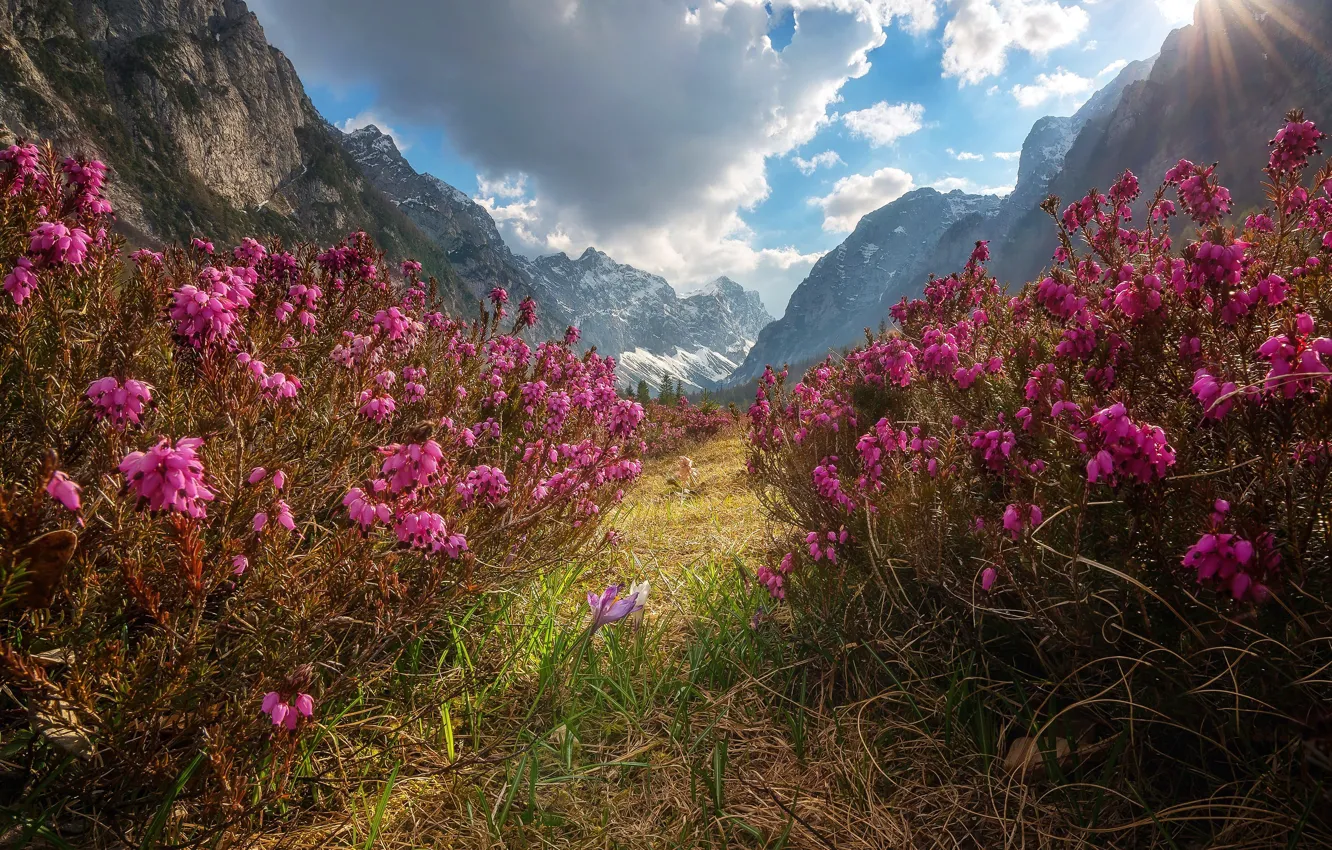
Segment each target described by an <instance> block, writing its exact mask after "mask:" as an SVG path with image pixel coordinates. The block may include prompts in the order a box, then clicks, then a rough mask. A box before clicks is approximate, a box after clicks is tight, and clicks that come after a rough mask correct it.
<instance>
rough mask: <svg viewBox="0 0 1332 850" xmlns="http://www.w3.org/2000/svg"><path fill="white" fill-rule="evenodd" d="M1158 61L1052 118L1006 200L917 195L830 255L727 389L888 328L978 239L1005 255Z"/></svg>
mask: <svg viewBox="0 0 1332 850" xmlns="http://www.w3.org/2000/svg"><path fill="white" fill-rule="evenodd" d="M1151 68H1152V60H1144V61H1139V62H1133V63H1130V64H1129V65H1128V66H1126V67H1125V68H1123V69H1122V70H1121V71H1120V73H1119V74H1118V75H1117V76H1116V77H1115V79H1114V80H1113V81H1111V82H1110V84H1109V85H1107V86H1106V87H1105V88H1103V89H1101V90H1100V91H1098V92H1097V93H1096V94H1095V95H1093V96H1092V97H1091V98H1090V99H1089V100H1088V101H1087V103H1085V104H1083V106H1082V108H1081V109H1079V110H1078V111H1077V113H1075V114H1074V115H1071V116H1068V117H1056V116H1046V117H1044V118H1041V119H1039V120H1038V121H1037V122H1036V123H1035V124H1034V125H1032V128H1031V132H1029V133H1028V134H1027V138H1026V139H1025V141H1024V142H1023V144H1022V154H1021V158H1020V159H1019V161H1018V179H1017V184H1016V186H1015V187H1014V189H1013V191H1012V192H1011V193H1009V194H1008V195H1006V196H1004V197H1003V198H998V197H995V196H979V195H967V194H964V193H962V192H960V191H954V192H950V193H948V194H947V195H941V194H940V193H938V192H936V191H935V190H933V189H917V190H916V191H914V192H908V193H907V194H905V195H903V196H902V197H901V198H898V199H897V200H896V201H893V202H892V203H890V204H888V205H886V206H884V207H881V208H879V209H877V210H875V211H874V212H872V213H869V214H868V215H866V216H865V217H864V218H862V219H861V220H860V223H859V224H858V225H857V226H856V229H855V231H854V232H853V233H852V234H851V235H850V236H849V237H847V240H846V241H845V242H843V243H842V244H841V245H839V246H838V247H837V248H835V249H833V251H832V252H830V253H829V254H827V255H826V256H824V257H823V258H822V259H821V260H819V262H818V263H817V264H816V265H815V266H814V268H813V270H811V271H810V274H809V277H807V278H806V279H805V280H804V281H803V282H802V283H801V284H800V286H799V287H797V289H796V291H795V292H794V293H793V294H792V295H791V301H790V304H789V305H788V306H787V309H786V315H785V316H783V317H782V318H781V319H779V320H778V321H776V322H773V323H772V325H771V326H769V328H768V329H767V330H766V331H765V332H764V333H763V334H762V335H761V336H760V337H759V340H758V344H757V345H755V346H754V348H753V350H752V351H750V353H749V356H748V357H747V358H746V359H745V362H744V364H743V365H742V366H741V367H740V368H739V369H737V370H736V372H735V373H734V374H733V375H732V376H731V378H730V379H728V381H727V383H743V382H744V381H748V380H752V379H754V378H756V377H758V376H759V375H760V374H762V372H763V367H764V366H765V365H767V364H769V363H771V364H773V365H774V366H776V365H780V364H782V363H800V362H803V361H808V360H817V359H820V358H822V356H823V355H824V354H825V353H826V352H827V351H828V350H830V349H833V348H837V347H839V346H842V345H846V344H847V343H850V342H854V341H855V340H856V339H857V338H859V337H860V334H861V332H862V331H864V329H865V328H870V329H871V330H873V329H874V328H876V327H877V326H878V325H879V323H880V322H883V321H887V320H888V309H889V308H890V307H891V306H892V305H893V304H894V303H896V302H897V301H898V300H899V299H901V298H902V297H903V296H907V297H912V296H914V295H916V294H917V293H919V292H920V291H921V289H922V288H923V287H924V285H925V282H926V281H927V280H928V278H929V275H930V274H932V273H934V274H947V273H949V272H951V271H954V270H956V269H958V268H961V266H962V265H963V264H964V263H965V262H966V260H967V257H968V256H970V254H971V250H972V248H973V247H974V246H975V244H976V241H977V240H979V239H988V240H991V243H992V244H991V248H992V250H994V251H999V250H1000V249H1002V248H1005V246H1006V245H1007V242H1008V240H1009V237H1010V231H1011V229H1012V228H1013V226H1014V224H1015V223H1017V222H1019V221H1021V220H1023V217H1024V215H1025V214H1026V213H1027V211H1029V210H1035V209H1037V208H1038V207H1039V205H1040V203H1041V201H1042V200H1043V199H1044V198H1045V196H1046V193H1047V190H1048V189H1049V187H1050V184H1051V182H1052V181H1053V180H1055V179H1056V178H1058V177H1059V175H1060V174H1061V173H1062V172H1063V168H1064V160H1065V157H1066V156H1067V154H1068V152H1069V150H1070V149H1071V148H1072V147H1073V145H1074V143H1075V142H1076V140H1077V138H1078V135H1079V133H1080V132H1081V131H1082V129H1083V127H1084V126H1086V125H1087V124H1088V123H1089V122H1092V121H1094V120H1099V119H1100V118H1102V117H1103V116H1105V115H1107V114H1109V113H1110V112H1111V111H1113V110H1114V108H1115V107H1116V106H1117V105H1118V103H1119V100H1120V97H1121V96H1122V94H1123V92H1124V91H1125V90H1126V89H1127V88H1128V87H1129V86H1131V85H1132V84H1133V83H1135V82H1137V81H1139V80H1142V79H1144V78H1145V77H1146V76H1147V75H1148V73H1149V72H1150V71H1151Z"/></svg>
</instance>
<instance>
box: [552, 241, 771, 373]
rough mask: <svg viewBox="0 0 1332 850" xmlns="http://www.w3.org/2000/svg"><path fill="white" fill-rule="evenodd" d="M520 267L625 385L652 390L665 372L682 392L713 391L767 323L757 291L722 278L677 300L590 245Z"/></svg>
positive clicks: (665, 286)
mask: <svg viewBox="0 0 1332 850" xmlns="http://www.w3.org/2000/svg"><path fill="white" fill-rule="evenodd" d="M527 267H528V269H529V270H530V273H531V275H532V277H533V279H534V280H535V281H536V285H537V287H538V289H540V290H541V291H543V292H545V293H546V294H547V296H548V297H550V298H554V299H555V300H556V302H557V303H558V304H559V306H560V308H561V309H562V310H564V311H565V312H567V313H569V314H571V315H574V316H576V317H577V318H578V326H579V329H580V330H581V331H582V332H583V341H584V342H585V343H589V344H594V345H596V346H597V347H598V349H599V350H601V351H603V352H605V353H609V354H614V355H615V356H616V359H617V360H618V361H619V364H620V368H619V370H618V371H619V373H620V375H621V377H622V380H624V381H625V382H626V383H628V384H636V383H637V382H638V381H639V380H640V379H641V380H645V381H647V382H648V384H650V385H651V386H652V387H654V388H655V387H657V386H658V385H659V384H660V382H661V378H662V376H663V375H664V374H669V375H671V376H672V377H674V378H676V379H678V380H680V381H682V382H684V384H685V385H686V387H687V388H691V389H712V388H715V387H716V386H718V385H719V384H720V382H721V381H722V380H723V379H725V378H726V377H727V376H728V375H730V374H731V373H732V372H733V371H735V368H736V367H737V366H738V365H739V364H740V362H741V361H742V360H743V359H744V356H745V354H746V353H747V352H748V351H749V348H750V346H752V345H753V344H754V339H755V338H756V337H757V336H758V335H759V331H760V330H762V328H763V327H764V326H765V325H766V324H768V323H769V322H771V321H772V316H770V315H768V312H767V310H765V309H764V307H763V302H762V301H761V300H759V296H758V293H756V292H751V291H749V290H746V289H744V288H743V287H741V286H740V284H738V283H736V282H735V281H733V280H731V279H730V278H727V277H720V278H717V279H716V280H714V281H712V282H711V283H709V284H708V285H707V286H705V287H703V288H702V289H700V290H698V291H697V292H694V293H691V294H689V295H688V296H686V297H683V298H681V297H680V296H678V295H677V294H676V292H675V290H674V289H673V288H672V287H671V285H670V284H669V283H667V282H666V280H665V279H664V278H661V277H658V276H657V275H654V274H649V273H648V272H645V271H641V270H640V269H636V268H634V267H633V266H627V265H623V264H620V263H617V262H615V261H614V260H612V259H611V258H610V257H608V256H606V255H605V254H604V253H602V252H600V251H598V250H596V249H595V248H588V249H587V250H586V251H584V252H583V254H582V255H581V256H580V257H579V258H578V259H576V260H574V259H570V258H569V257H568V256H567V255H565V254H562V253H561V254H554V255H551V256H548V257H538V258H537V259H535V260H530V261H528V266H527Z"/></svg>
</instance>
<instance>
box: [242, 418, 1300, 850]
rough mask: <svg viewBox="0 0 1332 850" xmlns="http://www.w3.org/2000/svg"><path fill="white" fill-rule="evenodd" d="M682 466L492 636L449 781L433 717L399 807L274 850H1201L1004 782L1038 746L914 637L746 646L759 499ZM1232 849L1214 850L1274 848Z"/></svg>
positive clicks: (1112, 805)
mask: <svg viewBox="0 0 1332 850" xmlns="http://www.w3.org/2000/svg"><path fill="white" fill-rule="evenodd" d="M691 456H692V457H693V460H694V462H695V465H696V468H697V470H698V473H699V476H698V482H697V484H696V485H694V486H693V487H691V488H688V489H682V488H681V487H679V486H678V485H677V484H675V483H673V482H672V481H671V480H670V479H671V478H672V477H673V476H674V475H675V466H676V461H675V458H674V457H671V458H665V459H661V460H657V461H654V462H652V463H650V464H648V468H647V470H646V474H645V475H644V477H643V479H642V480H641V482H640V483H639V484H638V485H637V486H636V487H635V489H634V490H633V491H632V492H631V493H629V494H628V497H627V499H626V501H625V503H624V504H623V505H622V506H621V507H620V508H619V509H617V511H616V512H615V514H614V516H613V517H612V520H613V523H614V525H615V526H616V527H617V528H618V529H619V531H620V533H621V535H622V545H621V547H620V548H619V550H618V551H615V552H609V553H606V554H604V555H603V556H601V557H600V558H598V559H597V560H596V561H595V562H594V563H591V564H581V565H575V566H574V567H573V568H572V569H571V570H570V573H569V575H568V576H566V577H551V580H549V581H548V582H547V583H546V584H545V585H544V586H543V587H541V588H539V589H537V590H534V591H533V592H532V593H531V594H530V595H529V596H525V597H523V598H522V599H520V600H516V601H515V602H514V604H512V605H511V606H510V607H509V608H507V609H506V611H505V614H504V621H503V622H502V623H498V624H496V625H495V626H494V628H492V629H490V630H488V631H487V634H488V635H489V637H488V638H487V639H486V640H484V641H482V642H480V643H479V644H477V645H476V647H475V648H474V652H475V666H476V669H477V670H486V671H489V675H478V677H477V679H476V680H475V681H472V683H471V684H470V686H469V687H470V688H471V690H472V692H473V693H483V692H484V696H483V697H482V696H478V697H476V699H477V702H478V703H480V702H484V705H483V706H482V707H481V708H480V709H479V710H478V711H477V712H476V714H474V715H471V716H472V720H471V721H470V722H463V721H460V720H459V718H460V717H462V711H461V709H460V701H459V700H458V699H457V698H456V697H455V698H454V699H453V700H452V703H451V705H452V706H453V718H454V726H455V727H456V728H455V736H456V738H457V751H456V752H455V754H454V758H453V759H452V760H450V759H449V758H448V757H447V756H446V755H445V754H444V752H443V749H444V748H443V747H442V746H441V744H440V741H441V740H442V734H441V733H442V729H441V727H440V725H439V723H438V717H439V712H438V711H437V710H436V709H434V708H433V707H430V706H429V705H428V700H425V701H424V704H425V705H426V706H427V707H426V708H425V709H424V710H422V712H421V714H422V717H433V718H434V721H435V722H434V723H433V724H432V723H430V722H423V723H422V724H420V725H419V727H414V728H415V729H416V731H415V732H414V733H413V734H412V737H411V739H410V740H411V745H406V744H404V745H403V746H401V747H400V748H399V749H397V750H396V751H387V750H386V752H385V762H384V764H385V769H384V774H385V775H386V774H388V772H389V770H390V769H391V768H392V767H393V766H395V765H396V766H397V767H398V772H397V774H396V778H395V781H394V782H393V784H392V785H391V786H389V785H388V784H387V783H386V782H385V775H380V776H376V777H341V779H343V780H345V781H346V782H347V783H348V787H352V788H356V789H357V790H356V791H354V792H353V793H352V794H351V795H350V796H347V795H335V796H334V797H333V798H331V800H330V802H332V801H336V802H337V804H336V805H330V806H328V810H329V811H330V815H329V816H328V817H326V818H322V819H317V820H316V821H314V822H307V823H306V825H305V826H303V827H302V828H300V829H286V830H285V831H283V832H282V833H281V834H272V835H269V836H267V837H266V838H265V839H264V841H263V846H267V847H300V848H303V847H316V846H317V847H369V846H374V847H382V848H409V847H412V848H415V847H458V848H462V847H467V848H500V847H542V848H588V849H589V850H591V848H646V847H652V848H656V847H662V848H695V847H755V848H779V847H784V848H829V847H835V848H865V850H869V849H870V848H923V847H962V848H990V847H1023V848H1047V847H1049V848H1055V847H1058V848H1082V847H1126V848H1127V847H1133V848H1137V847H1144V848H1146V847H1162V848H1170V847H1177V846H1202V845H1193V844H1187V843H1186V844H1179V845H1177V844H1176V843H1175V840H1174V839H1173V838H1171V837H1170V833H1169V832H1168V831H1165V830H1163V829H1161V828H1159V826H1157V825H1155V824H1154V822H1153V818H1155V817H1157V814H1156V813H1151V812H1147V811H1145V810H1144V809H1143V808H1141V807H1139V806H1137V805H1136V804H1135V803H1134V801H1132V800H1129V799H1124V798H1123V797H1122V795H1120V796H1116V793H1117V792H1115V793H1106V794H1099V795H1098V793H1097V792H1096V791H1095V790H1094V782H1091V783H1088V782H1086V781H1081V782H1080V781H1079V780H1078V779H1075V778H1073V776H1072V774H1070V781H1068V782H1065V783H1060V784H1055V783H1053V782H1050V781H1047V780H1043V779H1042V778H1040V777H1039V776H1037V777H1035V778H1030V779H1027V780H1024V779H1023V778H1022V777H1020V776H1016V775H1014V774H1012V773H1010V772H1008V771H1006V770H1004V769H1003V767H1002V766H1001V762H1002V755H1003V752H1002V748H1003V745H1002V743H1001V741H1002V740H1003V738H1004V737H1005V736H1007V737H1013V736H1014V735H1016V734H1020V733H1023V730H1018V729H1015V728H1013V727H1012V720H1011V718H1004V717H1002V716H1001V711H1000V710H999V708H998V707H997V706H995V705H993V704H991V700H990V698H989V697H988V696H987V695H986V694H985V693H984V692H977V691H974V690H970V683H971V682H972V681H973V680H974V681H976V682H980V681H983V679H984V677H983V676H980V675H979V674H978V671H970V670H969V669H968V668H967V666H966V665H967V663H968V662H967V660H966V658H965V653H964V652H963V651H961V650H959V651H958V652H957V657H956V659H955V661H956V663H955V664H953V665H952V666H951V667H950V668H949V669H934V668H933V667H928V665H927V663H926V661H925V660H922V659H924V658H925V656H924V655H923V654H922V653H919V652H918V651H917V649H916V647H917V646H918V645H920V644H925V643H928V642H929V640H930V637H929V634H928V632H929V631H930V630H929V628H928V627H927V626H925V625H923V624H922V626H921V627H919V628H918V629H916V630H915V631H914V632H912V631H910V630H909V631H908V632H907V633H904V634H901V635H881V636H879V637H878V638H876V639H874V640H872V641H865V640H863V639H862V640H861V641H860V642H849V643H846V644H845V645H842V644H836V645H832V646H831V647H830V646H829V644H828V642H824V643H823V644H822V645H819V644H814V645H811V644H809V643H805V644H800V645H797V643H798V642H797V637H796V636H797V635H799V634H801V630H802V628H807V627H808V625H809V624H808V623H792V622H791V621H790V620H789V617H790V614H789V612H787V611H786V610H784V609H783V610H780V611H778V612H777V613H776V614H775V615H774V616H773V619H771V620H769V621H767V622H766V623H764V624H762V625H761V626H760V627H759V628H758V629H754V628H751V627H750V623H749V617H750V615H751V614H752V613H753V611H754V609H755V607H756V606H757V605H758V604H759V602H760V601H761V599H762V595H761V594H758V593H757V592H756V591H755V590H754V589H753V588H752V587H751V586H750V582H749V581H748V579H747V578H746V576H749V575H752V572H753V570H754V568H755V566H756V565H757V564H758V563H759V559H761V558H763V557H765V556H767V555H768V553H769V552H770V551H771V545H772V544H771V540H770V535H771V534H772V533H773V528H772V527H771V526H770V525H768V524H766V522H765V520H763V518H762V514H761V512H760V508H759V505H758V502H757V501H756V500H755V498H754V496H753V495H752V494H751V492H750V491H749V490H748V489H747V488H746V485H745V476H744V473H743V468H742V464H743V454H742V446H741V443H740V441H739V439H738V438H737V437H735V436H729V437H723V438H721V439H718V440H715V441H712V442H709V443H707V444H706V445H702V446H697V447H695V448H694V450H693V451H692V452H691ZM643 578H648V579H650V580H651V581H652V582H653V596H652V599H651V601H650V604H649V614H648V618H647V620H646V621H645V624H644V626H643V627H642V628H641V629H640V630H638V631H636V632H635V631H632V630H630V629H627V628H621V629H619V630H618V631H616V630H607V631H606V632H603V633H602V634H601V635H599V636H598V637H597V638H595V639H594V640H593V641H592V642H591V643H589V644H586V645H582V646H581V648H580V644H579V643H578V641H577V640H576V639H565V640H564V641H563V642H561V641H560V640H559V639H557V638H556V637H552V635H555V634H556V633H557V632H558V633H559V634H564V635H566V636H569V635H578V634H580V628H581V623H582V622H583V618H584V617H585V609H584V608H583V607H582V606H581V604H580V601H579V600H580V599H581V598H582V596H583V595H584V592H585V591H586V590H589V589H593V588H597V589H599V588H600V587H603V586H604V585H605V583H607V582H610V581H630V580H641V579H643ZM831 619H836V616H833V617H832V618H831ZM483 631H485V630H483ZM534 633H540V634H543V635H546V637H544V638H540V639H533V638H532V635H533V634H534ZM834 643H835V642H834ZM936 666H937V665H936ZM890 668H891V669H892V670H893V671H894V672H893V673H892V674H891V676H889V675H887V674H885V673H884V671H886V670H888V669H890ZM552 671H553V672H552ZM892 677H897V678H898V681H900V683H901V687H894V686H893V685H892V684H891V678H892ZM444 678H446V679H448V680H449V681H453V682H457V681H463V680H466V679H467V678H468V677H467V676H466V675H464V674H463V673H461V672H460V671H457V670H453V671H446V672H445V674H444ZM487 688H490V690H489V691H486V689H487ZM454 692H455V693H456V691H454ZM378 722H386V720H385V719H383V718H381V719H380V720H379V721H378ZM984 730H989V731H988V732H987V731H984ZM1094 770H1095V771H1099V770H1100V765H1099V763H1098V764H1097V765H1095V768H1094ZM1039 772H1040V771H1037V773H1038V774H1039ZM1081 776H1082V777H1083V780H1085V779H1086V778H1088V774H1085V773H1084V774H1081ZM719 777H720V781H718V778H719ZM1090 778H1091V779H1093V780H1094V779H1095V775H1094V774H1093V775H1091V776H1090ZM386 789H387V793H385V791H386ZM381 801H382V814H381V815H380V816H379V817H378V818H377V817H376V811H377V808H378V807H379V806H380V804H381ZM1088 801H1091V802H1088ZM1235 802H1238V801H1235ZM1093 808H1094V810H1095V814H1094V815H1089V814H1088V812H1089V811H1091V810H1092V809H1093ZM334 812H336V814H333V813H334ZM1160 814H1161V816H1162V817H1169V813H1160ZM1178 814H1180V815H1181V818H1180V820H1187V818H1188V815H1187V813H1178ZM1098 819H1099V820H1098ZM1093 821H1095V829H1088V828H1087V827H1089V826H1091V825H1092V823H1093ZM1135 822H1136V824H1135ZM1125 824H1135V825H1133V826H1130V827H1129V828H1123V827H1124V825H1125ZM1241 832H1244V833H1245V836H1244V837H1241V836H1240V835H1238V834H1237V835H1235V836H1234V840H1233V841H1231V842H1229V843H1224V844H1213V845H1209V846H1226V847H1255V848H1257V847H1264V846H1274V845H1272V844H1271V842H1272V841H1274V840H1276V839H1275V837H1274V836H1273V835H1272V834H1271V832H1270V830H1269V831H1268V832H1267V833H1266V834H1264V832H1263V830H1262V829H1256V830H1241ZM1280 843H1281V844H1285V839H1282V840H1281V842H1280ZM1290 846H1308V845H1305V844H1299V845H1296V844H1292V845H1290Z"/></svg>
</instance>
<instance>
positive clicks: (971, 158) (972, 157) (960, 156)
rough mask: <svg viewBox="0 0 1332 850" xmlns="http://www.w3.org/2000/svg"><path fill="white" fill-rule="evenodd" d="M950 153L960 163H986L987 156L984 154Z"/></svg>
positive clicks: (968, 152)
mask: <svg viewBox="0 0 1332 850" xmlns="http://www.w3.org/2000/svg"><path fill="white" fill-rule="evenodd" d="M949 153H950V154H952V155H953V159H955V160H957V161H958V162H984V161H985V154H983V153H971V152H970V151H958V152H957V153H953V152H952V151H949Z"/></svg>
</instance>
